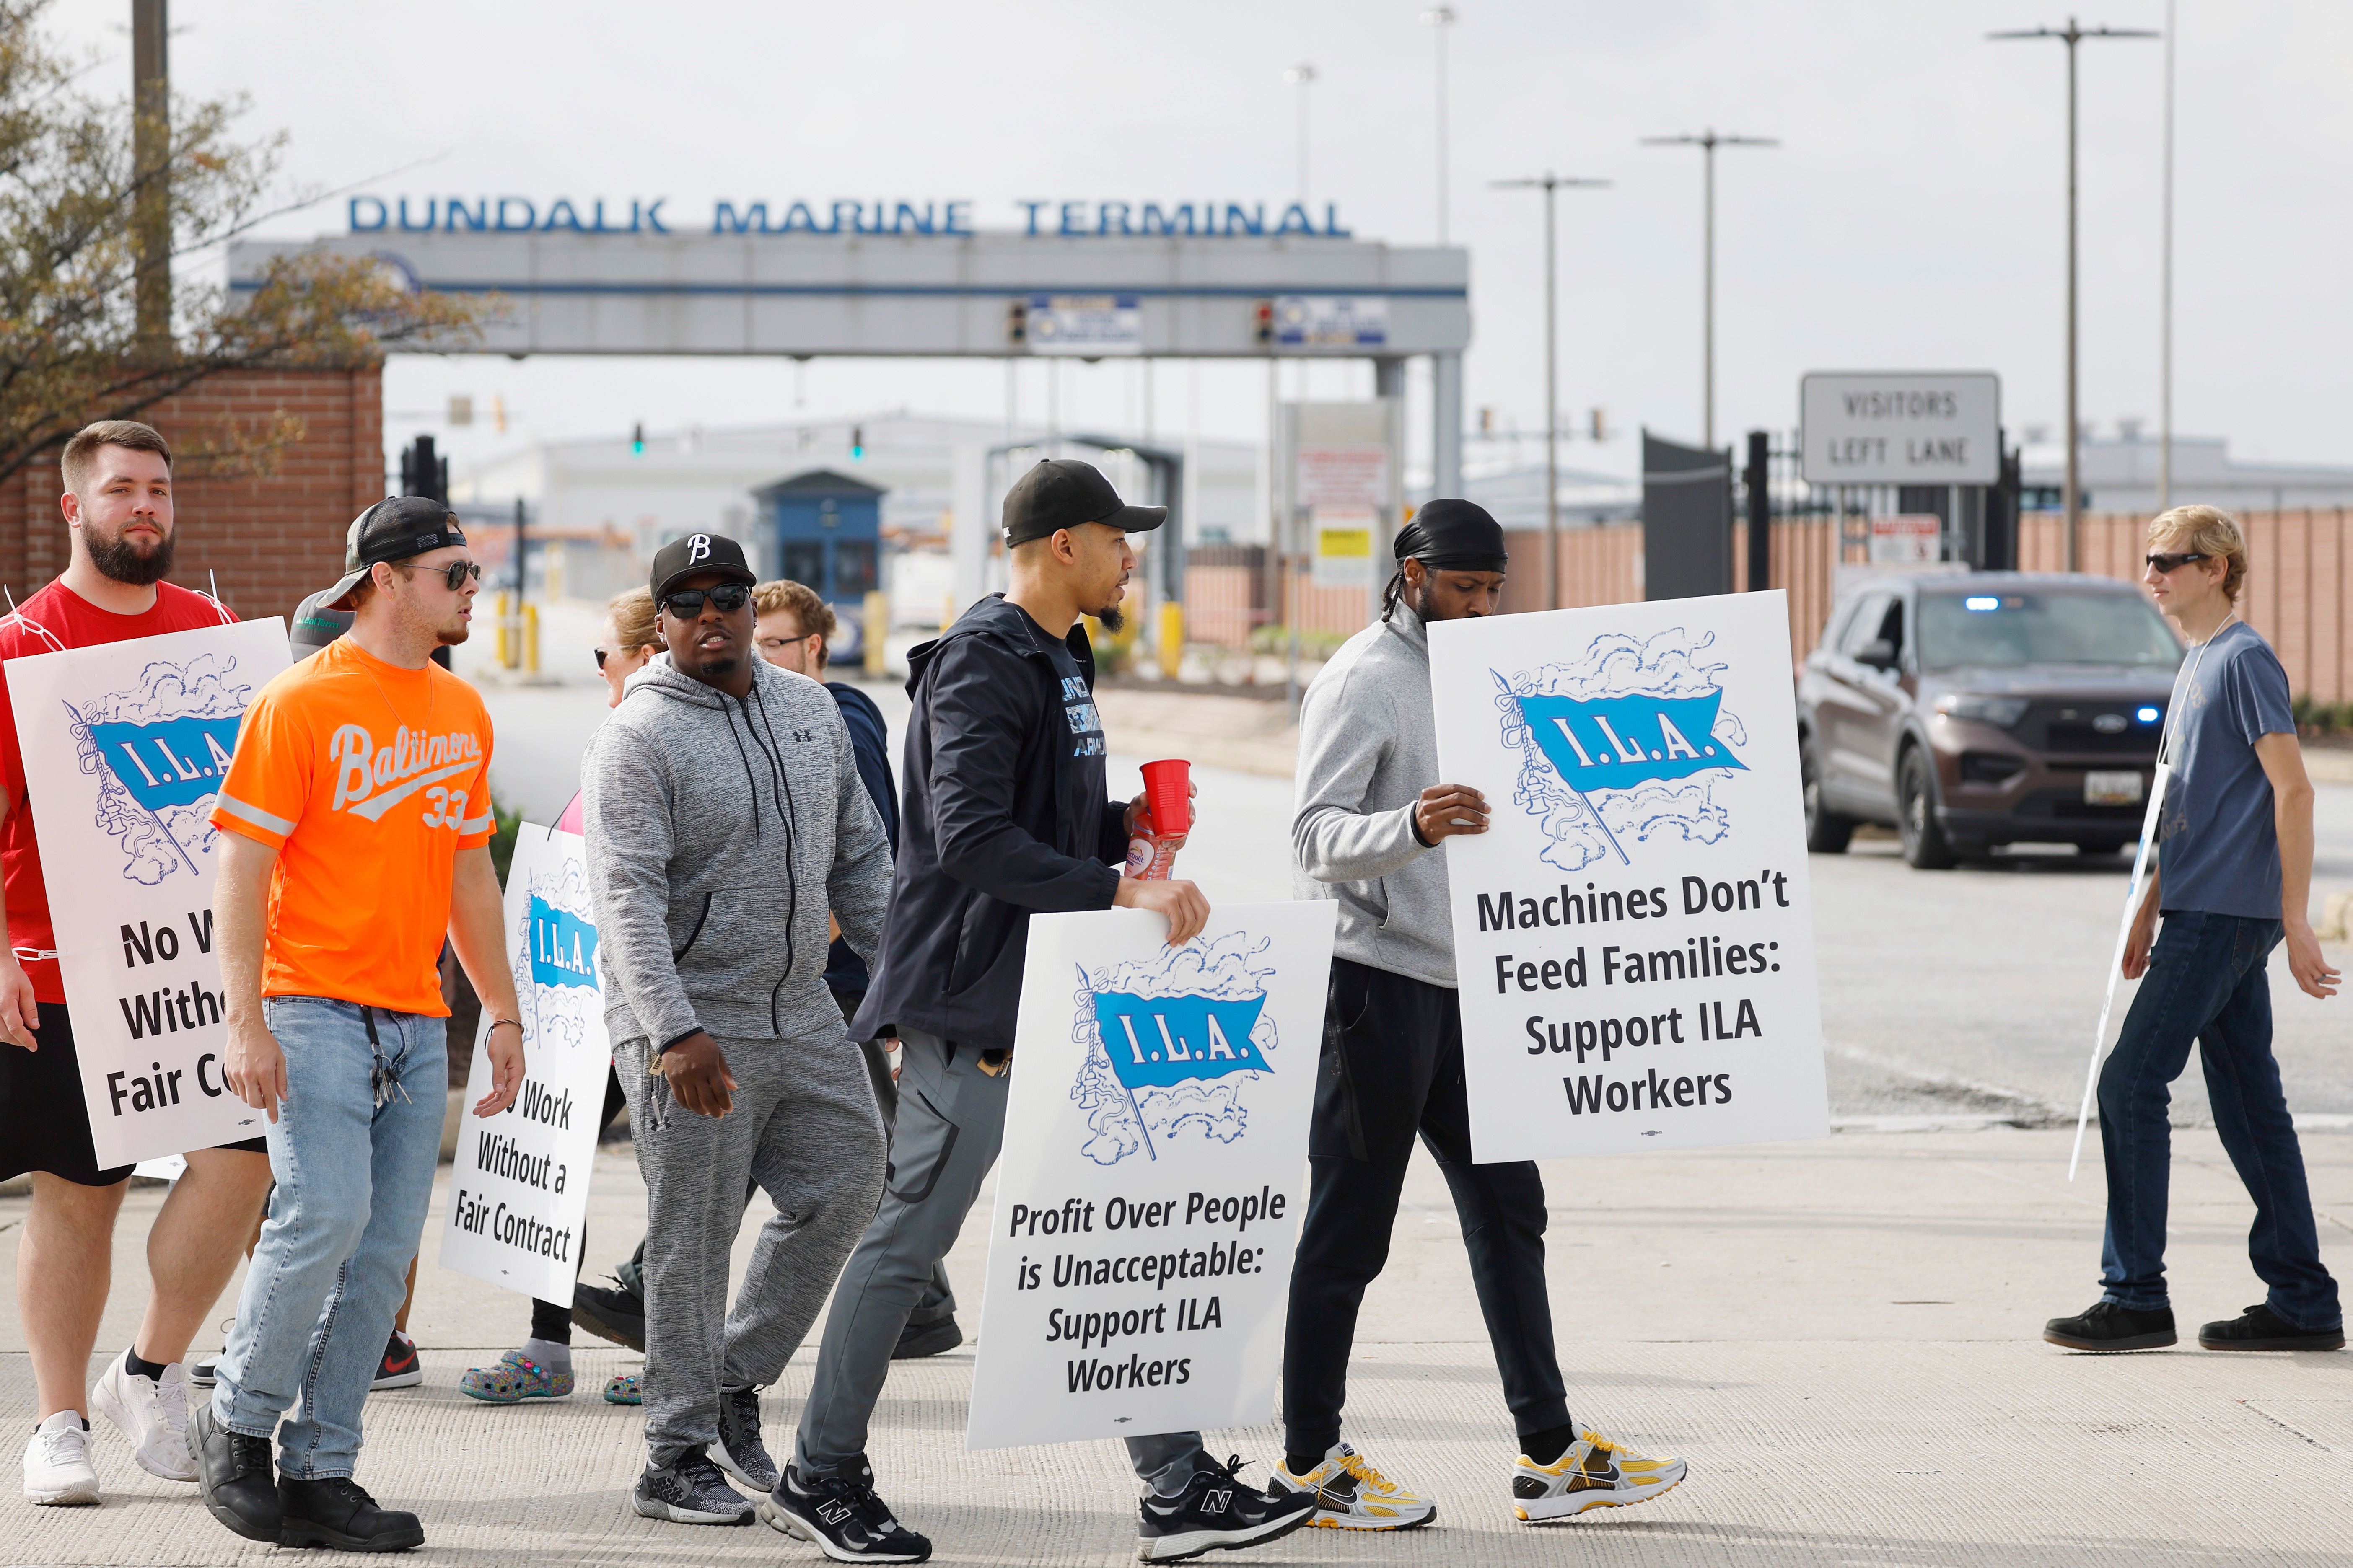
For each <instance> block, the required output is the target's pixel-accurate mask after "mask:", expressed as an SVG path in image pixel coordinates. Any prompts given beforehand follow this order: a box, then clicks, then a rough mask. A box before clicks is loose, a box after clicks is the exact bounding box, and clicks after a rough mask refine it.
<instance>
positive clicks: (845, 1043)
mask: <svg viewBox="0 0 2353 1568" xmlns="http://www.w3.org/2000/svg"><path fill="white" fill-rule="evenodd" d="M719 1048H720V1050H721V1052H722V1053H723V1054H724V1055H725V1057H726V1058H727V1067H728V1070H729V1071H730V1072H731V1073H733V1075H734V1078H735V1093H734V1105H733V1109H732V1110H729V1111H728V1113H727V1114H726V1115H725V1116H721V1117H710V1116H698V1115H696V1114H695V1113H694V1112H692V1111H691V1110H685V1109H684V1108H682V1107H681V1106H680V1105H679V1104H678V1102H677V1101H676V1100H673V1099H671V1098H670V1084H669V1082H668V1081H667V1080H666V1079H661V1078H659V1077H656V1076H650V1075H649V1074H648V1073H647V1071H646V1057H647V1050H648V1047H647V1042H646V1041H644V1040H629V1041H626V1042H624V1043H622V1044H621V1045H618V1046H617V1047H614V1050H613V1065H614V1068H615V1069H616V1070H617V1071H618V1072H619V1074H620V1076H621V1088H622V1092H624V1093H625V1094H627V1095H628V1099H629V1127H630V1131H631V1133H632V1135H633V1137H634V1138H635V1141H636V1143H637V1151H638V1170H639V1171H640V1172H641V1173H643V1174H644V1176H645V1181H646V1254H645V1287H646V1289H645V1296H646V1371H645V1385H644V1386H645V1401H646V1405H645V1410H646V1448H647V1451H648V1453H649V1455H650V1457H651V1458H652V1462H653V1463H655V1464H657V1465H667V1464H669V1463H670V1461H671V1460H673V1459H675V1458H677V1457H678V1456H679V1455H680V1454H681V1453H682V1452H683V1451H685V1450H686V1449H688V1448H691V1447H696V1446H698V1445H708V1444H711V1443H715V1442H717V1441H718V1440H719V1391H720V1390H721V1389H722V1388H723V1387H728V1388H733V1387H741V1386H743V1385H744V1384H762V1385H765V1384H771V1383H774V1382H776V1379H777V1377H778V1376H779V1375H781V1374H782V1373H783V1372H784V1369H785V1363H786V1360H787V1359H788V1358H790V1356H791V1355H792V1353H793V1352H794V1351H795V1350H797V1349H798V1348H799V1346H800V1342H801V1341H802V1339H803V1338H804V1337H806V1336H807V1333H808V1331H809V1327H810V1325H811V1324H812V1323H813V1322H814V1321H816V1318H817V1310H818V1307H819V1306H820V1305H821V1304H822V1303H823V1302H824V1300H825V1293H826V1291H827V1289H828V1288H829V1287H830V1286H831V1285H832V1283H833V1278H834V1275H835V1273H836V1271H837V1270H839V1268H840V1267H841V1260H842V1259H843V1258H845V1257H847V1256H848V1255H849V1249H850V1247H852V1246H853V1245H854V1244H855V1243H856V1242H857V1240H858V1235H859V1232H860V1230H861V1229H863V1228H864V1227H865V1225H866V1222H867V1221H868V1220H869V1219H871V1218H872V1217H873V1214H874V1204H875V1199H876V1198H877V1197H878V1196H879V1195H880V1194H881V1190H882V1165H883V1158H884V1147H885V1145H884V1137H883V1131H882V1118H881V1113H880V1111H879V1110H877V1109H876V1106H875V1102H874V1089H873V1085H872V1084H871V1082H870V1081H869V1080H868V1078H867V1071H866V1062H865V1059H864V1058H863V1055H862V1054H861V1052H860V1049H859V1047H858V1046H857V1045H856V1044H855V1043H854V1042H852V1041H851V1040H849V1038H847V1037H835V1038H833V1039H830V1040H816V1041H812V1040H730V1039H722V1040H720V1041H719ZM747 1181H751V1182H756V1183H758V1184H759V1186H760V1188H761V1190H762V1191H764V1192H765V1193H766V1194H768V1196H769V1197H770V1198H771V1199H772V1200H773V1201H774V1202H775V1204H776V1213H775V1214H773V1215H769V1216H768V1221H767V1223H766V1224H765V1225H764V1226H761V1227H760V1239H759V1241H758V1243H757V1244H756V1245H755V1247H754V1249H753V1253H752V1262H751V1266H750V1267H749V1268H746V1269H745V1270H744V1284H743V1288H742V1289H741V1290H739V1291H738V1292H737V1294H736V1300H735V1305H734V1308H733V1310H732V1311H731V1310H729V1308H728V1304H727V1263H728V1253H729V1249H730V1248H731V1247H733V1244H734V1240H735V1234H736V1232H737V1230H738V1229H739V1228H741V1226H742V1225H743V1220H744V1184H745V1182H747Z"/></svg>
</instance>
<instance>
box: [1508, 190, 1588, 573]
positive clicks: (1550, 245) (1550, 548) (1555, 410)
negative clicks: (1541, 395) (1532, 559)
mask: <svg viewBox="0 0 2353 1568" xmlns="http://www.w3.org/2000/svg"><path fill="white" fill-rule="evenodd" d="M1492 184H1493V187H1494V188H1495V189H1496V190H1499V191H1517V190H1541V191H1542V192H1544V196H1545V608H1546V609H1548V610H1557V609H1559V608H1560V364H1559V350H1560V334H1559V332H1558V331H1556V312H1557V308H1558V307H1557V304H1556V292H1557V289H1556V268H1555V265H1554V248H1555V235H1556V225H1555V223H1554V222H1553V193H1554V192H1555V191H1557V190H1559V189H1560V188H1561V187H1562V186H1564V185H1568V186H1577V187H1586V188H1591V187H1596V186H1602V185H1607V184H1609V181H1607V180H1573V179H1568V178H1566V177H1564V176H1562V175H1559V174H1554V173H1553V172H1552V171H1551V170H1549V169H1547V170H1546V171H1545V172H1544V175H1543V177H1542V178H1540V179H1533V180H1496V181H1493V182H1492Z"/></svg>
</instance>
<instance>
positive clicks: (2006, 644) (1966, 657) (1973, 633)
mask: <svg viewBox="0 0 2353 1568" xmlns="http://www.w3.org/2000/svg"><path fill="white" fill-rule="evenodd" d="M1919 658H1920V667H1921V668H1923V669H1950V668H1953V667H1955V666H1956V665H1968V664H1990V665H2025V664H2129V665H2144V666H2147V667H2150V668H2163V669H2171V668H2174V667H2175V666H2176V665H2178V664H2179V663H2180V662H2181V645H2180V643H2179V642H2178V641H2176V640H2175V638H2174V636H2173V632H2172V629H2171V628H2170V627H2168V626H2167V625H2166V624H2165V617H2164V616H2160V615H2158V613H2157V611H2156V609H2155V608H2154V607H2152V606H2151V605H2149V603H2148V601H2147V600H2146V599H2143V598H2142V597H2141V596H2140V595H2137V594H2131V595H2126V594H2071V593H2066V592H2060V593H2049V592H2042V591H2030V592H2027V593H2018V592H2014V591H2013V592H2009V593H2000V594H1969V595H1959V594H1923V595H1920V628H1919Z"/></svg>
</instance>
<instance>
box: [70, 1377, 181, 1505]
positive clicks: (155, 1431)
mask: <svg viewBox="0 0 2353 1568" xmlns="http://www.w3.org/2000/svg"><path fill="white" fill-rule="evenodd" d="M130 1353H131V1352H129V1351H127V1350H126V1351H124V1352H122V1354H121V1355H119V1356H116V1357H115V1358H114V1359H113V1360H112V1361H111V1362H109V1363H107V1367H106V1371H105V1372H103V1373H100V1376H99V1380H98V1386H97V1387H95V1388H93V1389H91V1390H90V1408H91V1409H93V1410H95V1411H97V1412H98V1413H99V1414H100V1415H103V1416H105V1417H106V1418H107V1419H108V1420H109V1421H111V1422H113V1423H114V1425H115V1427H116V1429H117V1430H119V1431H120V1432H121V1434H122V1436H123V1437H124V1438H125V1439H126V1440H128V1441H129V1443H130V1444H131V1458H132V1459H133V1460H134V1461H136V1462H137V1464H138V1466H139V1468H141V1469H142V1470H144V1471H146V1472H147V1473H148V1474H149V1475H151V1476H161V1477H163V1478H164V1479H165V1480H167V1481H193V1480H195V1479H196V1461H195V1456H194V1455H192V1454H190V1453H189V1452H188V1374H187V1369H186V1368H185V1367H183V1366H182V1365H181V1364H180V1363H178V1362H173V1363H170V1364H169V1365H167V1366H166V1367H164V1375H163V1376H161V1377H155V1378H149V1377H142V1376H140V1375H139V1374H138V1373H134V1372H132V1370H131V1369H130V1367H129V1366H128V1365H127V1364H125V1358H126V1357H128V1356H129V1355H130Z"/></svg>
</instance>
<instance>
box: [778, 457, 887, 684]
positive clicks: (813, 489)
mask: <svg viewBox="0 0 2353 1568" xmlns="http://www.w3.org/2000/svg"><path fill="white" fill-rule="evenodd" d="M885 493H886V492H885V491H884V490H883V489H882V487H881V486H880V485H870V484H868V483H867V482H866V481H865V480H863V479H852V478H850V477H849V475H848V474H838V473H835V472H834V471H833V470H832V469H830V468H813V469H811V470H810V471H809V472H807V473H805V474H795V475H794V476H793V477H792V478H790V479H778V480H777V481H776V483H775V484H772V485H765V486H763V487H761V488H760V489H756V490H754V491H753V492H752V499H753V500H755V501H757V502H758V503H759V505H760V516H761V521H762V524H763V526H764V527H765V528H766V529H767V530H768V531H769V536H770V537H771V538H773V539H774V540H775V541H776V557H775V559H776V563H777V570H778V572H779V574H782V575H783V576H786V577H789V578H791V579H792V580H793V581H794V582H796V583H801V584H807V586H809V587H811V588H814V589H816V590H817V595H818V597H819V598H821V599H823V600H824V601H825V602H826V603H827V604H828V605H832V606H833V613H834V615H835V616H837V617H839V620H840V623H841V626H840V629H839V632H838V633H837V634H836V635H835V637H834V640H833V644H832V647H831V648H830V650H829V652H830V654H831V656H832V658H835V659H836V660H846V659H850V658H858V657H860V654H861V652H862V651H863V649H864V647H865V637H864V635H863V626H864V621H865V617H866V595H869V594H871V593H874V592H876V591H877V590H879V589H880V588H881V586H882V497H883V495H884V494H885Z"/></svg>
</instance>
